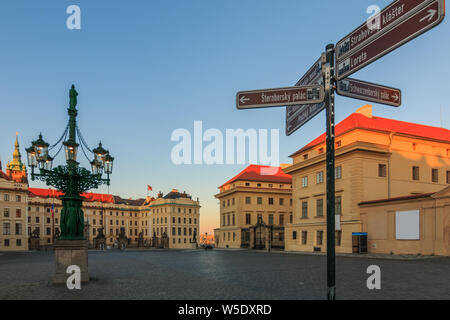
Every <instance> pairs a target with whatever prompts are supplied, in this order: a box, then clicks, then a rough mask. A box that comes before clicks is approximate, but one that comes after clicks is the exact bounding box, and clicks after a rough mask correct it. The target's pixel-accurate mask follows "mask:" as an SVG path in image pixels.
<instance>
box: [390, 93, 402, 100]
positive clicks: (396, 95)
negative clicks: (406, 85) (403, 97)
mask: <svg viewBox="0 0 450 320" xmlns="http://www.w3.org/2000/svg"><path fill="white" fill-rule="evenodd" d="M391 97H392V98H393V99H395V101H398V99H399V98H400V97H399V96H398V94H394V95H393V96H391Z"/></svg>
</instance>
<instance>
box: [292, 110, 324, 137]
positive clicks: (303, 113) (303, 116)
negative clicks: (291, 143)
mask: <svg viewBox="0 0 450 320" xmlns="http://www.w3.org/2000/svg"><path fill="white" fill-rule="evenodd" d="M323 109H325V103H319V104H308V105H305V106H302V107H301V108H300V111H299V112H297V113H296V114H295V115H294V116H293V117H291V118H290V120H289V122H287V123H286V135H287V136H290V135H291V134H293V133H294V132H295V131H296V130H297V129H298V128H300V127H301V126H303V125H304V124H305V123H307V122H308V121H309V120H311V119H312V118H314V117H315V116H316V115H317V114H318V113H319V112H320V111H322V110H323Z"/></svg>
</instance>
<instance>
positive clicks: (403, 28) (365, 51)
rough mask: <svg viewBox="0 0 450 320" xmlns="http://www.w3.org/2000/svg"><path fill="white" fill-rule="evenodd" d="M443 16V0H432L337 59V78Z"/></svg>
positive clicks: (344, 75)
mask: <svg viewBox="0 0 450 320" xmlns="http://www.w3.org/2000/svg"><path fill="white" fill-rule="evenodd" d="M444 17H445V0H434V1H432V2H431V4H429V5H427V6H425V7H423V8H422V9H420V10H419V11H417V12H416V13H414V14H412V15H411V16H410V17H408V18H406V19H405V20H403V21H402V22H401V23H400V24H398V25H397V26H395V27H393V28H392V29H390V30H389V31H387V32H385V33H384V34H382V35H381V36H380V37H378V38H376V39H375V40H374V41H372V42H368V43H366V44H365V45H363V46H362V47H360V48H359V49H357V50H356V51H355V52H354V53H352V54H350V55H349V56H348V57H346V58H344V59H342V60H337V79H338V80H342V79H344V78H346V77H348V76H349V75H351V74H352V73H355V72H356V71H358V70H359V69H361V68H364V67H365V66H367V65H369V64H370V63H372V62H374V61H376V60H377V59H379V58H381V57H383V56H384V55H386V54H388V53H389V52H391V51H393V50H395V49H397V48H398V47H400V46H402V45H403V44H405V43H407V42H408V41H410V40H412V39H414V38H416V37H418V36H419V35H421V34H423V33H424V32H426V31H428V30H430V29H432V28H433V27H435V26H437V25H438V24H439V23H441V22H442V20H443V19H444Z"/></svg>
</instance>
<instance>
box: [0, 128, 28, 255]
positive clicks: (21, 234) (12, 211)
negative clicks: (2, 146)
mask: <svg viewBox="0 0 450 320" xmlns="http://www.w3.org/2000/svg"><path fill="white" fill-rule="evenodd" d="M27 201H28V183H27V174H26V170H25V166H24V165H23V163H22V161H21V159H20V151H19V142H18V137H17V135H16V143H15V148H14V153H13V160H12V161H11V162H9V163H8V164H7V165H6V173H5V172H3V171H2V163H1V161H0V226H1V227H2V230H1V233H0V251H23V250H28V235H27Z"/></svg>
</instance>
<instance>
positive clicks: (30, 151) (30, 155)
mask: <svg viewBox="0 0 450 320" xmlns="http://www.w3.org/2000/svg"><path fill="white" fill-rule="evenodd" d="M26 151H27V159H28V166H29V167H30V168H34V167H36V166H37V160H36V151H35V150H34V146H31V147H29V148H27V149H26Z"/></svg>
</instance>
